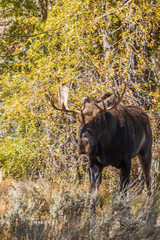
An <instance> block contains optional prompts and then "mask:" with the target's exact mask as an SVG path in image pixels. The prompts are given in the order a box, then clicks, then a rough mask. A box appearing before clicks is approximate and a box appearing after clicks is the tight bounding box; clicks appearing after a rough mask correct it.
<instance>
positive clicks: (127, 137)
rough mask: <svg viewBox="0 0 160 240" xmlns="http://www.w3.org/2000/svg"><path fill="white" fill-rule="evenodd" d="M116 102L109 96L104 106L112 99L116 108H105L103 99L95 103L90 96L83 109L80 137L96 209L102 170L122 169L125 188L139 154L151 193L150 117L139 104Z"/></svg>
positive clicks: (80, 147)
mask: <svg viewBox="0 0 160 240" xmlns="http://www.w3.org/2000/svg"><path fill="white" fill-rule="evenodd" d="M110 98H112V101H111V99H110ZM114 101H115V99H114V98H113V96H109V97H108V98H106V99H105V100H104V102H103V105H104V104H105V105H108V104H110V103H111V102H113V105H114V107H111V108H109V110H107V107H106V109H104V110H102V109H101V107H100V105H99V104H101V105H102V103H101V102H99V104H98V103H96V104H95V103H94V102H90V101H89V99H88V98H87V99H86V100H84V103H83V108H82V111H81V119H82V125H83V126H82V129H81V132H80V136H79V153H80V154H87V155H89V160H90V167H89V175H90V182H91V196H92V209H93V211H95V208H96V199H97V190H98V187H99V185H100V184H101V181H102V170H103V168H104V167H106V166H109V165H110V166H113V167H115V168H118V169H120V191H122V190H124V191H126V187H127V185H128V184H129V181H130V170H131V159H132V158H134V157H136V156H138V157H139V159H140V162H141V165H142V169H143V173H144V176H145V180H146V185H147V188H148V192H149V193H150V188H151V178H150V167H151V147H152V132H151V127H150V123H149V119H148V117H147V115H146V113H145V112H144V111H143V110H142V109H140V108H139V107H135V106H123V105H121V104H120V103H118V104H116V103H114ZM103 105H102V106H103Z"/></svg>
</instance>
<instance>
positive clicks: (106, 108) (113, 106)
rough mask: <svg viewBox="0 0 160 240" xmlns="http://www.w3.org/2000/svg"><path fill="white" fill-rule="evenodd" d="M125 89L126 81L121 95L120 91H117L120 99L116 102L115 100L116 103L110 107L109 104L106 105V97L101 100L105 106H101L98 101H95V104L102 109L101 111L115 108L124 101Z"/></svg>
mask: <svg viewBox="0 0 160 240" xmlns="http://www.w3.org/2000/svg"><path fill="white" fill-rule="evenodd" d="M125 91H126V83H125V85H124V89H123V92H122V94H121V96H120V94H119V92H118V93H117V95H118V101H116V102H115V103H114V104H112V105H111V106H110V107H107V106H106V104H105V102H104V101H105V99H102V101H101V102H102V104H103V108H101V107H100V106H99V105H98V104H97V103H96V102H94V104H95V105H96V107H97V108H99V109H100V111H101V112H107V111H109V110H111V109H113V108H115V107H116V106H117V105H118V104H119V103H120V102H121V101H122V98H123V96H124V94H125Z"/></svg>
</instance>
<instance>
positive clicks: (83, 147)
mask: <svg viewBox="0 0 160 240" xmlns="http://www.w3.org/2000/svg"><path fill="white" fill-rule="evenodd" d="M78 145H79V149H78V152H79V154H88V153H89V152H90V144H89V141H88V139H87V138H86V137H85V138H84V137H83V138H81V139H80V140H79V142H78Z"/></svg>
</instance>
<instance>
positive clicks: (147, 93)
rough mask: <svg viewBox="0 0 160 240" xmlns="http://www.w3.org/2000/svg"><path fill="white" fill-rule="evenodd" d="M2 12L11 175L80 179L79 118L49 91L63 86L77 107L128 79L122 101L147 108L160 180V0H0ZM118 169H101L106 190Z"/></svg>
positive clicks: (3, 98) (4, 150) (0, 98)
mask: <svg viewBox="0 0 160 240" xmlns="http://www.w3.org/2000/svg"><path fill="white" fill-rule="evenodd" d="M0 11H1V26H0V34H1V35H0V38H1V41H0V74H1V77H0V78H1V82H0V89H1V91H0V106H1V109H0V113H1V117H0V120H1V126H0V138H1V139H0V143H1V144H0V167H1V168H3V170H5V176H10V177H12V178H14V179H21V180H22V179H26V178H27V179H32V180H36V179H38V178H39V176H41V177H42V178H43V177H45V178H46V179H47V181H48V180H49V181H50V180H52V181H53V182H54V186H57V188H58V184H59V182H60V180H61V179H63V180H64V179H66V181H68V179H70V178H71V176H72V177H73V176H74V177H73V179H74V181H75V182H76V181H77V180H82V179H83V178H84V176H85V175H86V172H87V157H80V156H79V155H78V153H77V136H78V132H79V127H80V122H79V119H78V117H77V116H76V115H74V114H66V113H60V112H56V111H55V110H54V109H53V108H52V106H51V104H50V102H49V101H48V100H47V98H46V93H47V92H48V89H49V90H50V92H52V93H53V95H55V101H56V100H57V89H58V86H61V85H63V84H65V85H67V86H68V87H69V88H70V93H69V103H68V105H69V107H70V108H80V102H81V98H82V97H83V96H84V95H89V96H90V97H91V98H98V97H100V96H101V95H102V94H103V93H105V91H108V90H110V91H113V92H114V91H116V90H119V91H121V89H122V88H123V86H124V82H127V91H126V94H125V97H124V103H125V104H126V105H127V104H134V105H137V106H140V107H142V108H143V109H144V110H145V111H146V112H147V114H148V116H149V118H150V121H151V126H152V131H153V161H152V179H153V182H159V178H160V160H159V130H160V128H159V117H160V113H159V109H160V91H159V77H160V66H159V58H160V14H159V13H160V1H159V0H155V1H149V0H145V1H144V0H143V1H138V0H128V1H124V0H122V1H120V0H119V1H114V0H112V1H105V0H101V1H100V0H81V1H80V0H76V1H72V0H58V1H57V0H54V1H52V0H27V1H25V0H8V1H1V2H0ZM57 104H58V103H57ZM133 166H136V168H134V167H133V170H132V180H135V178H136V177H137V176H138V175H139V173H140V169H141V168H140V166H139V163H137V162H135V161H134V162H133ZM118 175H119V174H118V171H117V170H115V169H113V168H110V169H109V171H108V170H107V169H106V170H105V171H104V184H105V187H104V188H105V191H106V190H107V191H108V192H113V191H114V190H115V189H118V188H119V186H118V182H119V176H118ZM56 184H57V185H56ZM72 184H73V182H72ZM59 186H60V185H59ZM102 195H103V194H102ZM102 202H103V201H102Z"/></svg>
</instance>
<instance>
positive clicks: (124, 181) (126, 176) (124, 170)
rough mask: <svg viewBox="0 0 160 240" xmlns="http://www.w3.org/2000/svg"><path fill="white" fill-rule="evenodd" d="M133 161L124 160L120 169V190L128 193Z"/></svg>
mask: <svg viewBox="0 0 160 240" xmlns="http://www.w3.org/2000/svg"><path fill="white" fill-rule="evenodd" d="M130 171H131V161H130V160H129V161H128V162H123V163H122V164H121V169H120V192H121V191H124V193H125V194H126V191H127V186H128V185H129V182H130Z"/></svg>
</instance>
